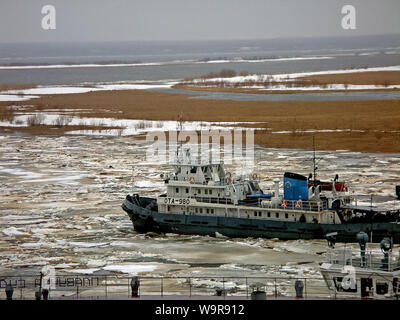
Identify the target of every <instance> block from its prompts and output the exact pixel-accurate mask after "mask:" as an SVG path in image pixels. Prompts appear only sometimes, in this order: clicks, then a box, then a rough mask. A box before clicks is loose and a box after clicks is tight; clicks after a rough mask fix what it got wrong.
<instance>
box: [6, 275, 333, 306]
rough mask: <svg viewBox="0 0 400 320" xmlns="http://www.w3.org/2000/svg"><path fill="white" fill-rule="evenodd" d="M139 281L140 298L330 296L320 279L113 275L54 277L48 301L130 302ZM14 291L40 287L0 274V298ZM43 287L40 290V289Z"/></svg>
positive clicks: (25, 295) (28, 294) (20, 293)
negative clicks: (298, 293)
mask: <svg viewBox="0 0 400 320" xmlns="http://www.w3.org/2000/svg"><path fill="white" fill-rule="evenodd" d="M135 278H137V279H138V280H139V283H140V285H139V289H138V296H139V297H140V298H141V299H194V300H196V299H210V300H214V299H251V293H252V292H254V291H264V292H265V293H266V296H267V299H293V298H296V286H298V284H299V282H300V283H301V286H302V290H301V291H302V298H303V299H308V298H309V299H315V298H326V299H329V298H331V297H332V292H331V291H330V290H329V288H328V287H327V285H326V283H325V280H324V278H323V277H322V276H315V277H307V276H265V277H262V276H258V277H235V276H232V277H222V276H214V277H209V276H195V277H193V276H137V277H129V276H126V275H116V274H107V275H104V274H103V275H102V274H90V275H85V274H56V276H55V278H54V279H53V280H52V281H53V282H51V281H50V284H51V283H53V284H55V285H54V287H53V288H50V290H49V299H102V300H103V299H131V298H132V286H131V284H132V280H133V279H135ZM6 284H11V285H12V286H13V288H14V294H13V299H15V300H33V299H35V292H36V291H37V290H38V289H39V288H40V276H39V274H36V275H29V276H26V275H18V276H9V275H7V276H1V275H0V299H3V300H4V299H5V298H6V295H5V290H4V289H5V286H6ZM42 288H43V287H42Z"/></svg>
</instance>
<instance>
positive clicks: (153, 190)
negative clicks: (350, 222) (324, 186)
mask: <svg viewBox="0 0 400 320" xmlns="http://www.w3.org/2000/svg"><path fill="white" fill-rule="evenodd" d="M146 148H147V145H146V143H145V142H144V140H139V139H135V138H132V137H99V136H63V137H50V136H36V137H35V136H27V135H17V134H15V135H8V136H7V135H3V136H0V181H1V184H0V253H1V254H0V274H1V275H7V274H13V275H16V274H26V273H37V272H39V270H40V269H41V268H42V267H43V266H45V265H51V266H54V267H55V268H56V271H57V272H62V273H74V274H76V273H81V274H94V275H95V274H104V273H107V274H125V275H132V274H137V273H139V274H140V275H160V276H196V275H202V276H243V275H246V276H267V275H268V276H280V275H291V274H295V275H304V276H319V272H318V263H319V262H322V261H324V259H325V254H326V250H327V245H326V242H325V241H320V240H318V241H304V240H298V241H278V240H276V239H253V238H248V239H224V238H218V237H201V236H182V235H175V234H167V235H152V234H137V233H135V232H134V230H133V227H132V224H131V221H130V220H129V218H128V216H127V215H126V214H125V213H124V212H123V210H122V209H121V204H122V201H123V200H124V198H125V196H126V194H127V193H131V192H133V191H135V192H140V193H142V194H145V195H156V194H158V193H160V192H163V191H165V188H164V186H163V182H162V180H161V179H160V173H162V172H166V171H169V170H170V168H169V167H168V166H165V165H162V166H155V165H148V164H147V163H146V159H145V155H146ZM317 157H318V158H320V159H321V160H320V161H319V164H318V166H319V168H320V171H319V178H322V179H332V178H333V177H334V175H335V174H336V173H338V174H339V177H340V179H344V180H346V181H349V185H350V186H351V187H352V189H353V190H354V191H355V193H357V194H364V195H365V199H364V200H363V199H361V200H360V201H361V202H362V201H365V202H368V199H369V195H370V194H374V195H377V196H376V197H374V199H375V200H374V201H380V202H381V203H382V205H385V206H397V207H399V205H400V202H399V201H395V200H394V185H395V184H399V179H400V154H363V153H355V152H349V151H345V150H342V151H335V152H328V151H321V152H317ZM255 158H256V159H255V160H256V164H255V168H254V170H255V171H256V172H257V173H258V174H259V175H260V177H261V183H260V184H261V187H262V188H263V189H264V191H265V190H267V189H268V188H269V187H272V180H273V178H276V177H278V178H282V176H283V172H284V171H285V170H288V171H293V172H298V173H301V174H308V173H309V172H310V170H311V168H312V161H311V159H312V152H311V151H303V150H286V149H268V148H256V151H255ZM227 167H228V169H229V171H231V172H232V173H233V174H241V173H243V169H242V166H241V164H240V163H234V164H232V165H229V166H228V165H227ZM133 172H134V176H133V174H132V173H133ZM354 247H355V248H357V245H354ZM373 248H375V247H373ZM199 281H200V280H199ZM201 285H203V286H204V285H205V286H207V285H210V286H212V285H215V284H209V283H204V282H199V286H201ZM232 286H235V283H233V284H232Z"/></svg>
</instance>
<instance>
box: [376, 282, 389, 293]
mask: <svg viewBox="0 0 400 320" xmlns="http://www.w3.org/2000/svg"><path fill="white" fill-rule="evenodd" d="M388 292H389V285H388V283H387V282H383V281H376V294H387V293H388Z"/></svg>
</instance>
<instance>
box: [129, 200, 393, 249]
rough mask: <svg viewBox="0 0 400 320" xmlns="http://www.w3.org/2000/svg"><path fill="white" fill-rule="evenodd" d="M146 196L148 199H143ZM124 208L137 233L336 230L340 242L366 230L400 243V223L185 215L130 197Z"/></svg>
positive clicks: (306, 234) (311, 235) (311, 233)
mask: <svg viewBox="0 0 400 320" xmlns="http://www.w3.org/2000/svg"><path fill="white" fill-rule="evenodd" d="M141 199H146V198H141ZM122 208H123V210H124V211H125V212H127V213H128V215H129V217H130V219H131V220H132V223H133V226H134V229H135V230H136V231H137V232H157V233H177V234H197V235H209V236H215V235H216V233H219V234H220V235H223V236H226V237H232V238H247V237H253V238H258V237H261V238H278V239H281V240H297V239H307V240H311V239H325V235H326V234H327V233H331V232H337V233H338V235H337V241H338V242H356V234H357V233H358V232H360V231H364V232H367V233H368V234H369V235H370V237H371V238H372V242H380V241H381V240H382V239H383V238H384V237H387V236H390V237H392V238H393V242H394V243H395V244H398V243H400V224H398V223H391V222H381V223H373V224H369V223H368V224H366V223H348V224H315V223H303V222H286V221H274V220H264V219H251V218H247V219H244V218H234V217H219V216H218V217H217V216H202V215H183V214H174V213H159V212H158V211H157V210H154V208H153V210H151V209H148V208H145V207H142V206H139V205H137V204H135V203H134V202H132V201H131V200H130V198H129V196H128V197H127V199H126V200H125V201H124V203H123V205H122Z"/></svg>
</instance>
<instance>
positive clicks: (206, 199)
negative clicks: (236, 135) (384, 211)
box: [157, 163, 341, 224]
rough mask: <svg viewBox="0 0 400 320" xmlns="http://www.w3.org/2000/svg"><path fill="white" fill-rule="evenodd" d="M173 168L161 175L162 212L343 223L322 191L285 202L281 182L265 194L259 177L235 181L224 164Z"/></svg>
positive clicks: (276, 182)
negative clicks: (320, 193) (172, 172)
mask: <svg viewBox="0 0 400 320" xmlns="http://www.w3.org/2000/svg"><path fill="white" fill-rule="evenodd" d="M173 167H174V171H175V172H174V174H163V175H161V177H162V178H163V179H164V181H165V183H166V186H167V193H166V194H164V195H161V196H159V197H158V198H157V205H158V212H160V213H171V214H183V215H203V216H221V217H235V218H251V219H266V220H279V221H287V222H308V223H336V224H339V223H341V222H340V218H339V217H338V215H337V214H336V212H335V211H333V210H327V202H326V201H325V202H324V201H322V200H321V199H320V197H319V193H318V191H314V193H312V192H311V191H310V192H311V195H310V197H309V198H308V195H307V199H306V200H304V201H300V202H299V200H296V201H293V200H285V199H284V195H280V194H279V179H277V181H275V191H274V192H271V193H268V194H264V193H263V191H262V190H261V189H260V187H259V184H258V176H257V174H252V175H250V177H244V176H243V177H239V178H237V179H235V178H234V177H232V175H231V173H229V172H225V169H224V167H223V164H222V163H219V164H174V165H173ZM307 192H308V191H307ZM265 199H267V200H265Z"/></svg>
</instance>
